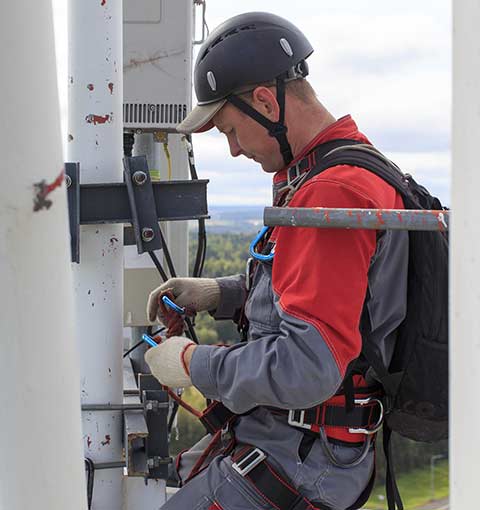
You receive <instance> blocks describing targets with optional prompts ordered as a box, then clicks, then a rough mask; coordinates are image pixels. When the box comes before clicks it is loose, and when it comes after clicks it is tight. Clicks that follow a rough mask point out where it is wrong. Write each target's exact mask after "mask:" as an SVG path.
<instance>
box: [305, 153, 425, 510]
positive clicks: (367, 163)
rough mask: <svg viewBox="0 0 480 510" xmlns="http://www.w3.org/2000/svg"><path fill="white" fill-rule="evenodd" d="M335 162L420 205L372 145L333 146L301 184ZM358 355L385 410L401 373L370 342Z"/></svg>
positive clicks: (392, 491)
mask: <svg viewBox="0 0 480 510" xmlns="http://www.w3.org/2000/svg"><path fill="white" fill-rule="evenodd" d="M339 165H348V166H355V167H360V168H364V169H365V170H369V171H370V172H372V173H374V174H375V175H377V176H378V177H380V178H381V179H383V180H384V181H385V182H387V183H388V184H389V185H390V186H392V187H393V188H395V190H396V191H397V192H398V193H400V195H401V196H402V199H403V201H404V206H405V208H407V209H412V208H415V209H416V208H418V209H421V208H422V207H421V205H420V204H419V203H418V201H417V200H416V199H415V197H414V196H413V194H412V192H411V191H410V189H409V182H410V179H409V176H406V175H405V174H403V173H402V171H401V170H400V169H399V168H398V167H397V166H396V165H395V164H394V163H393V162H391V161H390V160H388V159H387V158H386V157H385V156H384V155H383V154H381V153H380V152H379V151H377V150H376V149H375V148H374V147H372V146H371V145H366V144H358V143H357V144H352V145H343V146H340V147H336V148H334V149H333V150H331V151H330V152H328V153H327V154H325V155H324V156H323V157H322V158H321V159H320V161H318V159H317V164H316V165H315V167H314V168H312V170H310V171H309V173H308V174H307V176H306V177H305V178H304V179H303V180H302V184H304V183H305V182H306V181H308V180H309V179H312V178H313V177H315V176H316V175H319V174H320V173H322V172H324V171H325V170H327V169H328V168H332V167H334V166H339ZM413 182H414V181H413ZM415 184H416V183H415ZM363 315H365V314H362V316H363ZM362 319H365V317H362ZM365 328H367V329H368V328H369V325H368V324H365V323H364V324H361V329H365ZM362 336H363V335H362ZM362 355H363V356H364V358H365V359H366V360H367V362H368V364H369V365H370V366H371V367H372V368H373V370H374V371H375V373H376V375H377V377H378V378H379V379H380V382H381V384H382V386H383V388H384V389H385V392H386V410H387V412H388V409H389V408H390V406H391V405H392V404H393V402H392V399H393V397H394V396H395V394H396V392H397V388H398V385H399V383H400V381H401V379H402V376H403V372H402V371H400V372H396V373H390V372H389V371H388V367H386V366H385V363H384V362H383V359H382V357H381V355H380V352H379V350H378V348H377V347H376V346H375V345H373V344H370V343H367V342H363V345H362ZM391 435H392V429H391V428H390V427H388V425H387V424H385V423H384V426H383V449H384V453H385V459H386V481H385V486H386V493H387V502H388V508H389V510H396V509H398V510H403V503H402V499H401V497H400V492H399V490H398V486H397V482H396V477H395V472H394V466H393V459H392V443H391ZM369 485H370V484H369ZM370 490H371V487H367V489H366V494H369V493H370ZM356 503H357V502H356ZM355 508H358V507H357V506H355Z"/></svg>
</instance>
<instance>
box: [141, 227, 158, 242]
mask: <svg viewBox="0 0 480 510" xmlns="http://www.w3.org/2000/svg"><path fill="white" fill-rule="evenodd" d="M154 237H155V232H154V231H153V228H148V227H146V228H142V240H143V241H145V242H146V243H149V242H150V241H151V240H152V239H153V238H154Z"/></svg>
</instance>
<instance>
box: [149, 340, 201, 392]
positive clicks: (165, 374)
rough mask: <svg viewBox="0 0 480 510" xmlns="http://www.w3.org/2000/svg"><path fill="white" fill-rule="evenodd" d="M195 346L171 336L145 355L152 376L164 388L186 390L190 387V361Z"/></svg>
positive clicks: (188, 341)
mask: <svg viewBox="0 0 480 510" xmlns="http://www.w3.org/2000/svg"><path fill="white" fill-rule="evenodd" d="M195 348H196V344H195V343H193V342H192V341H191V340H189V339H188V338H185V337H183V336H173V337H171V338H169V339H167V340H165V342H162V343H161V344H159V345H158V347H152V348H151V349H148V351H147V352H146V353H145V361H146V362H147V363H148V366H149V367H150V370H151V371H152V374H153V375H154V376H155V377H156V378H157V379H158V380H159V381H160V382H161V383H162V384H163V385H165V386H171V387H172V388H186V387H188V386H191V385H192V381H191V379H190V360H191V359H192V354H193V351H194V350H195Z"/></svg>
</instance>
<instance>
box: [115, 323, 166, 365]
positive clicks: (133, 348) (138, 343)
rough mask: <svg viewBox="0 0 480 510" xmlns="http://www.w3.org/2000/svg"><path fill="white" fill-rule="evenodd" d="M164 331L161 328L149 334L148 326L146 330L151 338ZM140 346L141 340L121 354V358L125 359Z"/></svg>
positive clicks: (149, 328) (163, 328)
mask: <svg viewBox="0 0 480 510" xmlns="http://www.w3.org/2000/svg"><path fill="white" fill-rule="evenodd" d="M165 329H166V328H165V327H162V328H160V329H159V330H158V331H155V333H152V332H151V330H152V328H151V327H150V326H149V327H148V328H147V335H148V336H151V337H152V338H153V337H155V336H157V335H158V334H159V333H161V332H162V331H165ZM149 330H150V331H149ZM142 344H143V340H140V342H137V343H136V344H135V345H134V346H133V347H130V349H128V351H126V352H124V353H123V357H124V358H126V357H127V356H128V355H129V354H130V353H131V352H133V351H134V350H135V349H138V347H140V346H141V345H142Z"/></svg>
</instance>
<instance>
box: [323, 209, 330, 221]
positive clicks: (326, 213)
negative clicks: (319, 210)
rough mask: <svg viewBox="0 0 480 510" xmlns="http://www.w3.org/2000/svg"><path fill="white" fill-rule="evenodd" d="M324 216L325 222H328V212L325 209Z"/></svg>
mask: <svg viewBox="0 0 480 510" xmlns="http://www.w3.org/2000/svg"><path fill="white" fill-rule="evenodd" d="M324 217H325V221H326V222H327V223H330V213H329V212H328V211H325V213H324Z"/></svg>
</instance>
